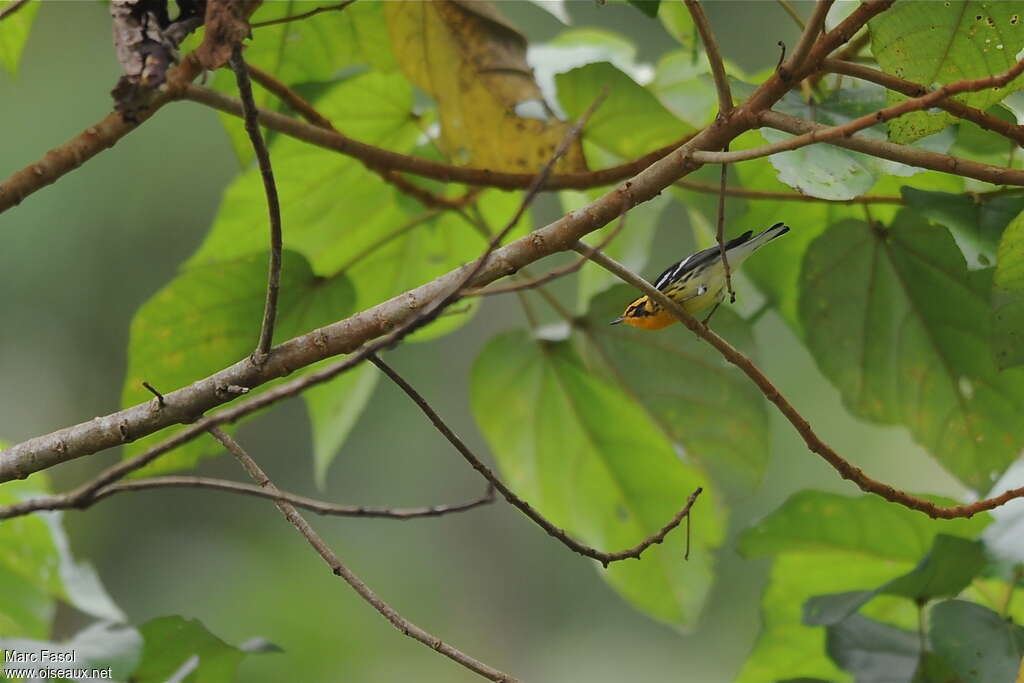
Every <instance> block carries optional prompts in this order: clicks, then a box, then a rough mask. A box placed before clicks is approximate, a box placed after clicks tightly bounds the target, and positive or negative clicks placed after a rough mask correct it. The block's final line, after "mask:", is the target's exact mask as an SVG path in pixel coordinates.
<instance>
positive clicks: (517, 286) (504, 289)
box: [464, 213, 629, 296]
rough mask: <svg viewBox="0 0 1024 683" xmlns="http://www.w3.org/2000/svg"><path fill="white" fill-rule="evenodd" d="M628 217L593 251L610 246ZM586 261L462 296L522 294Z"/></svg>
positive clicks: (621, 219)
mask: <svg viewBox="0 0 1024 683" xmlns="http://www.w3.org/2000/svg"><path fill="white" fill-rule="evenodd" d="M628 215H629V214H628V213H624V214H622V216H620V217H619V220H618V222H617V223H616V224H615V227H614V228H612V229H611V231H610V232H609V233H608V234H607V235H605V237H604V238H603V239H602V240H601V241H600V242H598V243H597V245H596V246H595V247H594V249H604V248H605V247H607V246H608V245H609V244H611V241H612V240H613V239H615V238H616V237H617V236H618V234H619V233H620V232H622V228H623V227H625V225H626V216H628ZM588 260H589V258H588V257H587V256H586V255H584V256H580V257H579V258H578V259H576V260H575V261H573V262H572V263H570V264H568V265H565V266H562V267H561V268H554V269H552V270H551V271H549V272H547V273H545V274H544V275H541V276H540V277H536V278H533V279H532V280H528V281H526V282H515V283H512V284H509V285H499V286H494V287H486V288H479V289H471V290H469V291H467V292H466V293H465V295H464V296H493V295H494V294H507V293H508V292H522V291H524V290H527V289H534V288H536V287H541V286H543V285H546V284H547V283H549V282H551V281H552V280H557V279H558V278H560V277H565V276H566V275H569V274H571V273H575V272H576V271H577V270H579V269H580V268H582V267H583V265H584V264H585V263H586V262H587V261H588Z"/></svg>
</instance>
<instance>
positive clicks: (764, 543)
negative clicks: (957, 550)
mask: <svg viewBox="0 0 1024 683" xmlns="http://www.w3.org/2000/svg"><path fill="white" fill-rule="evenodd" d="M931 500H933V501H934V502H936V503H938V504H942V505H948V504H951V503H952V502H953V501H949V500H943V499H938V498H933V499H931ZM989 521H990V518H989V516H988V515H984V516H982V517H980V518H979V517H975V518H972V519H956V520H948V521H941V522H937V521H933V520H930V519H928V518H927V517H926V516H925V515H922V514H921V513H919V512H916V511H914V510H909V509H907V508H904V507H901V506H898V505H893V504H892V503H889V502H887V501H885V500H883V499H881V498H879V497H877V496H869V495H862V496H858V497H854V498H851V497H847V496H841V495H839V494H835V493H825V492H821V491H802V492H799V493H797V494H795V495H793V496H792V497H790V498H789V499H788V500H787V501H786V502H785V503H784V504H783V505H782V506H781V507H780V508H779V509H777V510H776V511H775V512H772V513H771V514H770V515H768V517H766V518H765V519H764V520H763V521H762V522H760V523H759V524H758V525H756V526H754V527H752V528H750V529H747V530H746V531H744V532H743V533H742V535H741V536H740V540H739V549H740V551H741V552H742V553H743V554H744V555H747V556H763V555H777V557H776V559H775V563H774V565H773V567H772V572H771V578H770V581H769V584H768V589H767V590H766V592H765V595H764V598H763V599H762V603H761V606H762V615H763V617H762V618H763V626H762V631H761V636H760V638H759V639H758V641H757V645H756V647H755V649H754V653H753V655H752V656H751V658H750V659H749V660H748V661H747V663H746V664H745V666H744V668H743V671H742V674H741V676H740V677H739V679H738V680H739V681H740V682H741V683H763V681H769V680H775V679H778V678H785V677H793V676H809V677H810V676H814V677H819V678H837V677H840V675H841V674H840V672H839V670H838V669H837V668H836V666H835V664H834V663H833V662H832V661H831V660H829V658H828V657H827V656H826V654H825V632H824V631H823V630H822V629H820V628H814V627H809V626H805V625H804V624H803V623H802V622H801V619H802V616H803V614H802V605H803V604H804V602H805V601H806V600H807V599H808V598H810V597H812V596H815V595H821V594H826V593H839V592H846V591H858V590H863V589H864V588H866V587H869V586H877V585H880V584H883V583H885V582H886V581H889V580H891V579H892V578H894V577H896V576H899V575H900V574H903V573H906V572H908V571H911V570H912V569H913V568H914V565H915V564H916V563H917V561H918V560H919V559H920V558H921V557H922V556H923V555H924V554H925V553H926V552H927V551H928V548H929V547H930V546H931V544H932V541H933V539H934V538H935V536H936V535H937V534H938V533H940V532H941V533H946V534H951V535H956V536H961V537H965V538H973V537H976V536H977V535H978V534H980V533H981V531H982V529H983V528H984V527H985V525H987V524H988V523H989ZM869 611H870V612H871V616H873V617H875V618H884V619H885V620H886V621H890V622H902V623H903V624H908V623H914V621H913V620H914V619H916V609H915V608H913V607H911V606H910V603H909V602H908V601H906V600H898V601H895V600H891V599H888V600H886V599H878V600H876V601H875V602H874V603H872V605H871V606H870V609H869Z"/></svg>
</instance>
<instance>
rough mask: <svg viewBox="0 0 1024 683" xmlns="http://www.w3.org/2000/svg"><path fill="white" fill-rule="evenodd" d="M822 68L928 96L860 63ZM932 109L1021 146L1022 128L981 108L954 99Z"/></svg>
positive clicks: (834, 63)
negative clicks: (944, 112) (968, 122)
mask: <svg viewBox="0 0 1024 683" xmlns="http://www.w3.org/2000/svg"><path fill="white" fill-rule="evenodd" d="M822 68H823V69H824V70H825V71H828V72H831V73H835V74H842V75H844V76H852V77H853V78H859V79H861V80H863V81H869V82H871V83H877V84H878V85H881V86H883V87H885V88H888V89H889V90H893V91H895V92H898V93H902V94H904V95H906V96H908V97H921V96H922V95H925V94H927V93H928V89H927V88H925V87H924V86H923V85H920V84H919V83H912V82H910V81H905V80H903V79H902V78H900V77H898V76H892V75H890V74H887V73H885V72H884V71H879V70H878V69H872V68H871V67H869V66H865V65H863V64H856V63H854V62H848V61H843V60H841V59H831V58H829V59H826V60H825V61H824V62H823V63H822ZM934 106H936V107H938V108H940V109H944V110H945V111H947V112H949V113H950V114H952V115H953V116H956V117H958V118H961V119H965V120H967V121H970V122H972V123H974V124H977V125H978V126H979V127H981V128H983V129H985V130H990V131H992V132H993V133H997V134H999V135H1002V136H1003V137H1006V138H1009V139H1011V140H1013V141H1014V142H1016V143H1017V144H1019V145H1024V126H1018V125H1015V124H1013V123H1010V122H1009V121H1004V120H1002V119H1000V118H996V117H995V116H992V115H991V114H986V113H985V112H983V111H982V110H980V109H976V108H975V107H969V106H967V105H966V104H963V103H962V102H959V101H957V100H954V99H944V100H939V101H938V102H935V104H934Z"/></svg>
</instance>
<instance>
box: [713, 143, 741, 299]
mask: <svg viewBox="0 0 1024 683" xmlns="http://www.w3.org/2000/svg"><path fill="white" fill-rule="evenodd" d="M722 151H724V152H728V151H729V149H728V147H727V148H725V149H724V150H722ZM720 166H721V169H720V172H719V176H718V224H717V226H716V227H715V239H716V240H717V241H718V255H719V258H721V259H722V269H723V270H725V289H726V290H727V291H728V292H729V303H735V302H736V292H734V291H733V289H732V270H731V269H730V268H729V256H728V254H726V253H725V181H726V178H727V176H728V171H729V166H728V164H721V165H720ZM712 313H714V309H712V311H711V313H709V314H708V317H710V316H711V314H712Z"/></svg>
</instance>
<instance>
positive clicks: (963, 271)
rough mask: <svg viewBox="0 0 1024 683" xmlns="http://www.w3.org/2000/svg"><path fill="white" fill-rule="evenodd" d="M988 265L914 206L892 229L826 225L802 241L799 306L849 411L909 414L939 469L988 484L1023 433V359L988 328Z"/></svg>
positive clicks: (875, 415)
mask: <svg viewBox="0 0 1024 683" xmlns="http://www.w3.org/2000/svg"><path fill="white" fill-rule="evenodd" d="M990 280H991V270H988V271H976V272H970V273H969V272H968V271H967V267H966V264H965V263H964V259H963V256H962V255H961V254H960V251H959V250H958V249H957V248H956V245H955V243H954V242H953V239H952V237H950V235H949V233H948V232H947V231H945V230H943V229H941V228H938V227H934V226H928V225H925V224H924V221H923V220H922V219H921V218H920V217H918V216H916V215H915V214H913V213H910V212H906V213H902V214H900V216H899V217H897V219H896V221H895V222H894V224H893V225H892V226H891V227H890V228H889V229H887V230H886V229H881V228H878V227H874V228H872V227H869V226H868V225H867V224H865V223H845V224H840V225H835V226H833V227H831V228H829V230H828V231H826V232H825V233H824V234H822V235H821V236H820V237H818V238H817V239H816V240H815V241H814V243H813V244H812V245H811V246H810V248H809V249H808V251H807V254H806V258H805V263H804V269H803V274H802V280H801V299H800V315H801V319H802V321H803V327H804V329H805V331H806V335H807V342H808V347H809V348H810V350H811V353H812V354H813V355H814V357H815V359H816V360H817V362H818V366H819V367H820V368H821V370H822V372H823V373H824V374H825V375H826V376H827V377H828V378H829V379H830V380H832V382H833V383H834V384H835V385H836V386H837V387H838V388H839V390H840V393H841V394H842V397H843V401H844V403H845V404H846V405H847V406H848V407H849V408H850V410H851V411H853V412H854V413H855V414H856V415H858V416H861V417H866V418H869V419H872V420H875V421H878V422H900V423H902V424H904V425H906V426H907V427H908V428H909V429H910V431H911V434H912V435H913V436H914V438H915V439H916V440H917V441H918V442H919V443H921V444H922V445H923V446H924V447H925V448H927V449H928V450H929V452H930V453H931V454H932V455H933V456H934V457H935V458H936V459H937V460H938V461H939V462H940V463H942V465H943V466H944V467H946V469H948V470H949V471H950V472H951V473H953V474H954V475H955V476H956V477H957V478H959V479H960V480H961V481H963V482H964V483H965V484H967V485H968V486H971V487H972V488H974V489H976V490H987V489H988V488H989V487H990V486H991V485H992V483H993V482H994V481H995V480H996V479H997V478H998V477H999V475H1000V474H1001V473H1002V472H1003V470H1005V468H1006V467H1007V465H1009V463H1010V462H1012V460H1013V459H1014V458H1016V457H1017V454H1018V453H1019V451H1020V448H1021V445H1022V444H1024V423H1022V422H1021V420H1020V415H1021V413H1022V411H1024V370H1018V369H1014V370H1009V371H1004V372H1002V373H1000V372H999V371H998V370H997V369H996V366H995V362H994V360H993V356H992V352H991V348H990V346H989V340H990V335H991V326H990V322H989V314H988V296H989V294H988V292H989V287H990Z"/></svg>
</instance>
